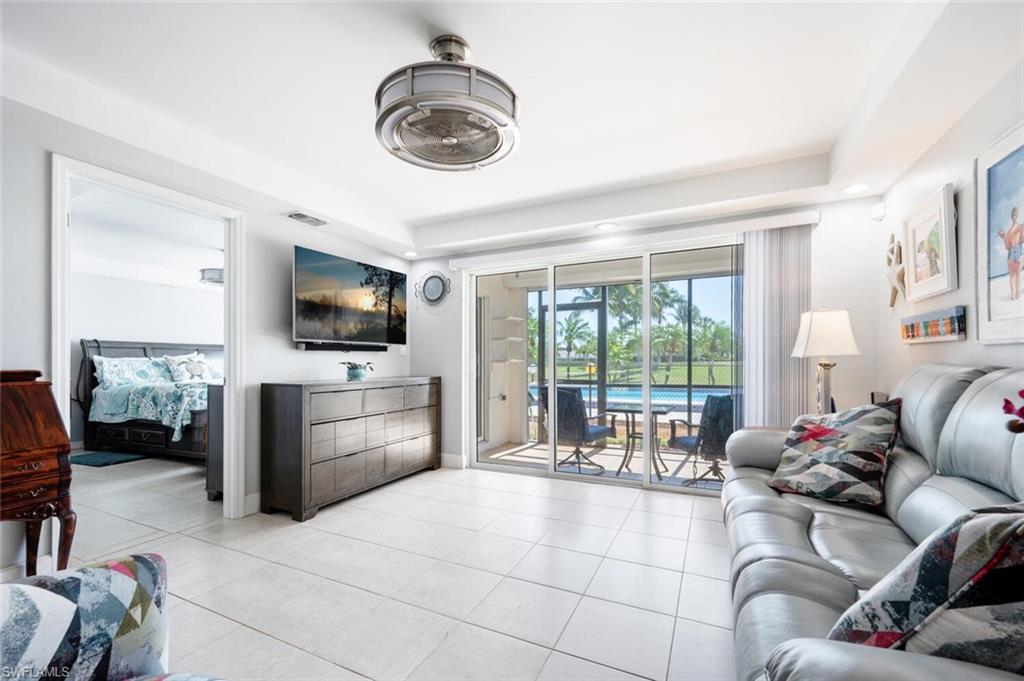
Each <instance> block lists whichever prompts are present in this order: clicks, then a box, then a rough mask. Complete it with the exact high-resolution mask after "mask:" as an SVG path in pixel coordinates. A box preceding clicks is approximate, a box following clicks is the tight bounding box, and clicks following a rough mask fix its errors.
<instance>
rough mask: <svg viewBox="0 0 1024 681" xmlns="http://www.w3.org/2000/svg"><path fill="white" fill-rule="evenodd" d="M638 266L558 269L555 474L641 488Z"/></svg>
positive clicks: (637, 261) (628, 262)
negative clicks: (584, 476) (616, 482)
mask: <svg viewBox="0 0 1024 681" xmlns="http://www.w3.org/2000/svg"><path fill="white" fill-rule="evenodd" d="M642 276H643V261H642V259H641V258H628V259H622V260H611V261H601V262H595V263H582V264H575V265H565V266H560V267H556V268H555V290H556V291H555V298H556V309H555V314H554V320H555V329H554V343H555V348H554V358H555V372H554V373H555V384H556V386H557V394H558V397H557V399H558V419H559V421H558V434H559V438H558V439H559V443H558V453H557V456H556V462H555V470H556V471H557V472H559V473H568V474H572V475H588V476H599V477H603V478H614V479H616V480H621V481H630V482H633V483H638V482H639V481H640V480H641V473H642V468H643V441H642V438H643V435H642V432H643V419H642V418H638V416H639V415H641V413H642V399H641V390H640V388H641V370H642V366H643V344H642V342H641V341H642V338H643V283H642Z"/></svg>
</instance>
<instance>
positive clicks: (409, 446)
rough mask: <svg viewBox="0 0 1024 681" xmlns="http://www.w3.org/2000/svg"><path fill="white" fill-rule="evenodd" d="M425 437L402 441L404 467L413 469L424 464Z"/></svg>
mask: <svg viewBox="0 0 1024 681" xmlns="http://www.w3.org/2000/svg"><path fill="white" fill-rule="evenodd" d="M423 444H424V443H423V438H421V437H414V438H412V439H411V440H406V441H405V442H403V443H402V468H403V469H405V470H411V469H413V468H418V467H420V466H422V465H423V461H424V457H423Z"/></svg>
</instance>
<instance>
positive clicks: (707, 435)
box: [668, 395, 733, 485]
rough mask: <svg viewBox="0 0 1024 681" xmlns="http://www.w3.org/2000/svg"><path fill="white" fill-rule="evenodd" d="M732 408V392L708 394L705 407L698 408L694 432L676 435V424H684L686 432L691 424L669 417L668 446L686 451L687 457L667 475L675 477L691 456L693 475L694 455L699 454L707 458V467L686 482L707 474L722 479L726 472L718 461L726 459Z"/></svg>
mask: <svg viewBox="0 0 1024 681" xmlns="http://www.w3.org/2000/svg"><path fill="white" fill-rule="evenodd" d="M732 410H733V406H732V395H708V397H707V399H706V400H705V401H704V410H703V411H702V412H701V418H700V425H699V426H698V427H697V434H696V435H679V436H677V435H676V426H677V424H683V425H685V426H686V431H687V433H689V432H690V430H691V429H692V426H691V425H690V423H689V422H688V421H687V420H686V419H671V420H670V421H669V427H670V429H671V430H670V435H669V440H668V446H669V447H671V448H672V449H676V450H679V451H681V452H684V453H685V454H686V458H684V459H683V460H682V461H681V462H680V463H679V465H678V466H676V469H675V470H674V471H672V475H671V476H669V477H673V478H674V477H676V475H677V474H678V473H679V471H681V470H682V469H683V466H685V465H686V464H687V463H689V462H690V461H691V459H694V461H693V473H694V475H696V474H697V461H696V458H697V457H699V458H700V459H701V460H703V461H707V462H708V464H709V466H708V469H707V470H706V471H704V472H703V473H701V474H700V475H699V476H697V477H694V478H693V479H691V480H689V481H687V482H686V483H685V484H686V485H696V484H697V483H698V482H699V481H701V480H704V479H706V478H708V477H715V478H717V479H718V480H719V481H720V482H724V481H725V473H724V472H723V471H722V467H721V466H720V465H719V463H718V462H719V461H721V460H722V459H725V441H726V440H728V439H729V436H730V435H732V431H733V420H732Z"/></svg>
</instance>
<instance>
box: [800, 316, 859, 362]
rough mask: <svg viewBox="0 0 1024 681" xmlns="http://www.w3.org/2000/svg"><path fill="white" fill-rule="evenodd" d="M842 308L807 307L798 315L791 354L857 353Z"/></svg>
mask: <svg viewBox="0 0 1024 681" xmlns="http://www.w3.org/2000/svg"><path fill="white" fill-rule="evenodd" d="M859 354H860V350H859V349H858V348H857V341H856V339H854V337H853V328H852V327H851V326H850V313H849V312H847V311H846V310H811V311H810V312H804V313H803V314H801V315H800V330H799V331H797V334H796V343H795V344H794V345H793V355H792V356H793V357H844V356H849V355H859Z"/></svg>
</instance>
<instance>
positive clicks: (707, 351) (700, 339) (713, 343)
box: [693, 317, 732, 385]
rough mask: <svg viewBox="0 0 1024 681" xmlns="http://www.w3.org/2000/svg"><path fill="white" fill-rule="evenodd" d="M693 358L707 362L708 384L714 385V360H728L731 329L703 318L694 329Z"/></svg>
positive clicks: (730, 346) (730, 345) (723, 324)
mask: <svg viewBox="0 0 1024 681" xmlns="http://www.w3.org/2000/svg"><path fill="white" fill-rule="evenodd" d="M693 345H694V353H693V354H694V357H695V358H697V359H700V360H701V361H702V362H707V369H708V384H709V385H715V372H714V368H715V360H719V359H729V355H730V353H731V350H732V328H731V327H730V326H729V324H727V323H726V322H720V321H718V320H716V319H710V318H708V317H704V318H702V319H701V320H700V324H699V325H695V327H694V338H693Z"/></svg>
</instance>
